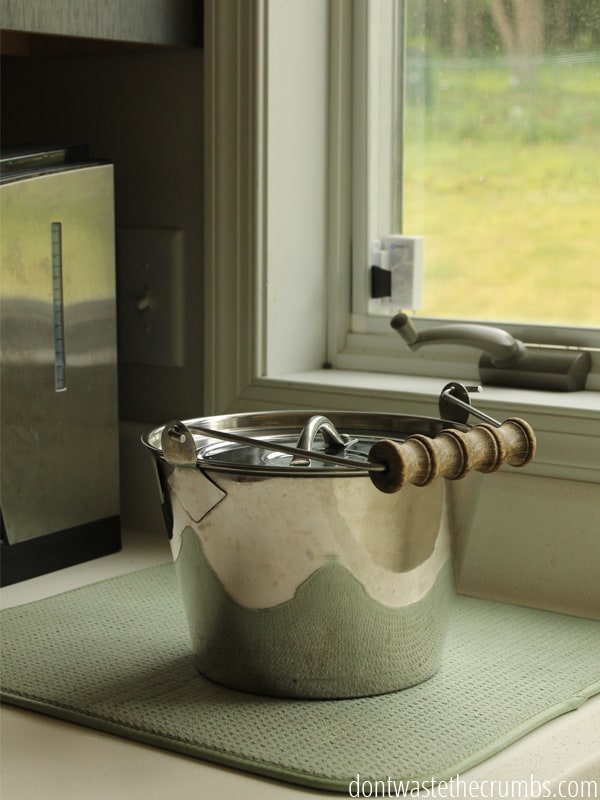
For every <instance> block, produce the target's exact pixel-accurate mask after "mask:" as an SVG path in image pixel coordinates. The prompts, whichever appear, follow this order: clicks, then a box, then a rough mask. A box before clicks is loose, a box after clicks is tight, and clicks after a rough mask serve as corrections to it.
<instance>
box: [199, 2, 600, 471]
mask: <svg viewBox="0 0 600 800" xmlns="http://www.w3.org/2000/svg"><path fill="white" fill-rule="evenodd" d="M351 7H352V4H351V3H349V2H348V1H347V0H328V1H326V0H303V2H302V3H298V2H297V0H206V2H205V58H206V62H205V73H206V83H205V101H206V102H205V109H206V119H205V132H206V170H207V172H206V187H207V192H206V211H205V218H206V249H205V252H206V263H205V271H206V281H205V291H206V296H205V307H204V308H205V318H206V327H205V331H206V346H205V351H204V375H205V387H206V390H205V413H207V414H216V413H227V412H230V411H233V410H253V409H255V410H259V409H269V408H273V409H274V408H321V409H331V408H339V409H352V408H358V409H369V410H373V411H395V412H398V413H412V414H415V413H419V414H431V415H437V397H438V395H439V391H440V389H441V387H442V386H443V385H444V382H445V380H453V379H459V380H476V379H477V354H476V353H475V352H473V353H471V352H469V351H467V352H464V351H466V350H467V348H456V349H452V348H448V347H440V348H434V347H431V348H426V349H425V350H426V351H427V352H426V353H424V351H422V350H421V351H418V352H417V353H408V352H406V351H404V350H403V348H402V342H401V341H400V340H399V339H398V337H394V336H389V335H384V334H377V333H376V332H369V331H368V330H365V331H364V332H362V333H361V332H358V333H352V334H349V329H350V297H349V288H348V286H347V282H344V280H343V274H344V272H345V270H346V269H347V265H348V264H349V263H350V247H351V245H350V241H351V231H350V229H349V227H350V226H349V222H348V221H349V219H350V215H349V208H348V203H349V197H350V194H351V191H350V189H351V177H350V170H349V166H350V165H351V163H352V152H351V140H350V137H349V136H348V135H344V133H345V132H347V131H348V130H349V126H350V123H351V118H350V113H351V112H350V109H351V103H350V97H351V85H352V76H351V73H352V64H351V60H350V57H349V52H348V48H347V47H345V46H344V45H345V44H346V42H347V38H346V37H348V36H350V35H351V27H352V20H351V10H352V9H351ZM330 18H333V19H335V24H334V25H328V21H329V20H330ZM290 26H291V29H293V30H294V37H293V41H292V40H291V39H290V37H288V36H287V34H286V31H289V30H290ZM354 324H355V327H356V320H354ZM384 324H385V323H384ZM513 330H514V333H516V334H517V335H519V333H520V331H519V329H518V328H517V329H513ZM540 335H541V334H540ZM566 335H567V341H568V336H569V333H568V331H566ZM593 360H594V370H595V373H596V374H595V375H594V376H592V377H591V379H590V381H588V390H587V391H584V392H573V393H551V392H531V391H525V390H518V389H514V390H513V389H504V388H488V387H486V389H485V391H484V392H483V394H482V395H480V396H479V397H478V398H477V403H478V405H479V406H480V407H481V408H483V409H484V410H485V411H487V412H488V413H489V414H491V415H492V416H496V417H498V418H500V419H505V418H507V417H509V416H523V417H526V418H527V419H528V420H529V421H530V422H531V423H532V425H533V426H534V427H535V429H536V432H537V434H538V443H539V450H538V456H537V458H536V460H535V462H534V464H532V465H531V466H530V467H529V468H528V472H529V474H536V475H543V476H544V475H545V476H551V477H561V478H568V479H573V480H582V481H590V482H595V483H600V383H598V377H597V373H598V372H599V371H600V369H599V365H598V354H597V353H594V354H593ZM423 365H425V368H424V369H423ZM329 366H334V367H335V368H334V369H330V368H327V367H329ZM419 373H420V374H419Z"/></svg>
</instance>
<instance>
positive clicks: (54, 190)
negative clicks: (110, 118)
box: [0, 147, 120, 584]
mask: <svg viewBox="0 0 600 800" xmlns="http://www.w3.org/2000/svg"><path fill="white" fill-rule="evenodd" d="M82 155H85V153H82V148H80V147H77V148H69V147H66V148H50V149H48V148H46V149H38V150H31V149H29V150H26V151H23V150H21V151H12V152H5V153H3V154H2V158H1V161H0V166H1V177H0V208H1V227H2V231H1V232H2V236H1V268H0V286H1V289H0V319H1V327H0V355H1V373H0V381H1V383H0V391H1V407H0V417H1V428H0V437H1V438H0V504H1V511H2V544H1V557H2V571H1V572H2V577H1V580H2V583H3V584H8V583H14V582H15V581H19V580H22V579H24V578H29V577H32V576H34V575H39V574H42V573H45V572H49V571H52V570H54V569H58V568H60V567H64V566H68V565H70V564H74V563H78V562H81V561H85V560H87V559H89V558H93V557H96V556H99V555H104V554H106V553H109V552H114V551H115V550H118V549H119V548H120V525H119V462H118V395H117V361H116V359H117V348H116V304H115V255H114V253H115V245H114V201H113V167H112V165H111V164H108V163H95V162H90V161H87V160H82Z"/></svg>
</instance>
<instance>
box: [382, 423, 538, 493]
mask: <svg viewBox="0 0 600 800" xmlns="http://www.w3.org/2000/svg"><path fill="white" fill-rule="evenodd" d="M535 446H536V443H535V433H534V432H533V430H532V428H531V426H530V425H529V423H527V422H525V420H522V419H516V418H512V419H507V420H505V421H504V422H503V423H502V425H500V426H499V427H497V428H496V427H494V426H493V425H488V424H487V423H483V424H481V425H475V426H474V427H473V428H471V429H470V430H468V431H466V432H464V433H463V432H462V431H459V430H454V429H452V428H448V429H446V430H443V431H442V432H441V433H439V434H438V435H437V436H436V437H435V439H430V438H429V437H428V436H424V435H423V434H420V433H417V434H414V435H413V436H409V437H408V439H406V441H404V442H402V443H398V442H394V441H391V440H389V439H382V440H381V441H380V442H376V443H375V444H374V445H373V447H372V448H371V450H370V452H369V461H372V462H374V463H378V464H385V465H386V467H387V469H386V470H385V472H371V480H372V481H373V483H374V484H375V486H376V487H377V488H378V489H380V490H381V491H382V492H387V493H392V492H397V491H399V490H400V489H401V488H402V487H403V486H404V485H405V484H406V483H414V484H415V485H416V486H427V485H428V484H429V483H431V482H432V481H433V480H435V479H436V478H437V477H440V476H441V477H443V478H449V479H450V480H458V479H459V478H462V477H464V476H465V475H466V474H467V473H468V472H471V471H472V470H476V471H477V472H494V471H495V470H497V469H499V468H500V467H501V466H502V465H503V464H505V463H506V464H510V465H511V466H513V467H524V466H525V465H526V464H529V462H530V461H531V460H532V458H533V457H534V455H535Z"/></svg>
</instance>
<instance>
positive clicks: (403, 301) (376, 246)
mask: <svg viewBox="0 0 600 800" xmlns="http://www.w3.org/2000/svg"><path fill="white" fill-rule="evenodd" d="M370 273H371V276H370V277H371V297H372V298H373V299H381V300H383V299H388V300H389V301H390V303H393V304H394V305H395V306H396V308H410V309H411V310H412V311H418V310H419V309H420V308H421V306H422V304H423V237H422V236H401V235H400V234H397V235H393V236H386V237H384V238H383V239H380V240H376V241H375V242H373V243H372V245H371V267H370Z"/></svg>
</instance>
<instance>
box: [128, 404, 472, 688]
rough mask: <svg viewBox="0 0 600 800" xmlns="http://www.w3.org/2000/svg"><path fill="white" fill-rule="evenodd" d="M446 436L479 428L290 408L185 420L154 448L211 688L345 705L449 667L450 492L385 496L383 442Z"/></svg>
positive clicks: (151, 437) (412, 489)
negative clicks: (378, 453) (375, 475)
mask: <svg viewBox="0 0 600 800" xmlns="http://www.w3.org/2000/svg"><path fill="white" fill-rule="evenodd" d="M443 429H451V432H452V431H453V432H455V433H456V435H458V436H465V434H461V433H460V431H467V430H469V428H468V426H467V425H465V424H462V423H458V422H443V421H442V420H439V419H434V418H429V417H410V416H404V415H398V414H396V415H394V414H390V415H385V414H374V413H361V414H357V413H349V412H327V413H326V414H314V413H313V412H308V411H285V412H269V413H252V414H240V415H227V416H219V417H208V418H203V419H196V420H189V421H186V422H185V423H181V422H171V423H168V424H167V425H165V426H163V427H161V428H158V429H156V430H153V431H151V432H150V433H148V434H146V435H145V436H144V437H143V441H144V444H145V445H146V446H147V447H148V448H149V450H150V451H151V452H152V454H153V455H154V457H155V463H156V465H157V467H158V474H159V479H160V484H161V487H162V490H163V504H164V509H165V512H166V513H165V516H166V519H167V521H168V528H169V536H170V540H171V547H172V551H173V557H174V561H175V566H176V572H177V576H178V580H179V584H180V588H181V592H182V596H183V601H184V605H185V612H186V616H187V621H188V625H189V629H190V633H191V639H192V644H193V649H194V653H195V659H196V664H197V667H198V670H199V671H200V672H201V673H202V674H203V675H205V676H207V677H208V678H211V679H213V680H214V681H217V682H219V683H222V684H225V685H227V686H230V687H233V688H236V689H241V690H246V691H249V692H255V693H259V694H267V695H275V696H285V697H303V698H343V697H357V696H367V695H374V694H380V693H384V692H391V691H395V690H398V689H402V688H404V687H407V686H411V685H414V684H417V683H419V682H421V681H424V680H425V679H427V678H429V677H430V676H432V675H433V674H434V673H435V672H436V671H437V670H438V667H439V665H440V660H441V656H442V650H443V644H444V639H445V635H446V629H447V623H448V616H449V610H450V605H451V600H452V598H453V595H454V575H453V568H452V558H451V553H452V534H453V530H452V529H453V524H454V523H453V520H454V514H453V510H452V509H451V506H450V503H449V502H448V483H447V481H445V480H430V478H431V476H430V477H429V479H423V480H421V484H423V483H429V485H427V486H423V485H414V484H413V483H410V482H406V483H405V485H403V486H402V490H401V491H391V490H390V491H388V490H384V491H380V489H378V488H377V487H376V486H375V483H374V481H373V480H372V475H371V478H370V474H371V471H375V472H376V471H377V465H375V464H374V463H373V462H372V456H371V453H372V452H374V451H373V450H372V448H373V446H374V445H375V443H378V442H380V440H381V439H386V440H391V441H392V442H393V443H396V444H399V443H402V442H404V441H405V440H407V439H408V437H414V434H419V435H418V436H416V437H414V439H415V440H416V441H419V440H423V441H425V440H427V441H435V440H436V437H438V435H439V434H440V433H441V432H442V430H443ZM471 430H474V429H471ZM470 435H471V434H466V436H470ZM409 441H412V439H410V440H409ZM434 460H435V458H434ZM380 471H381V472H383V471H384V467H383V466H381V465H380Z"/></svg>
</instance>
